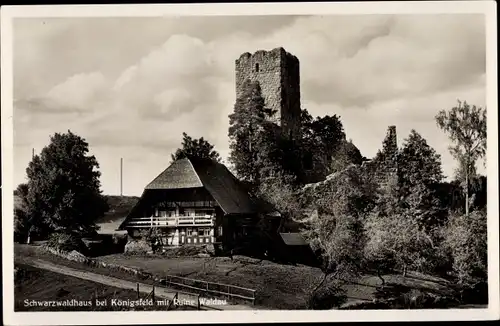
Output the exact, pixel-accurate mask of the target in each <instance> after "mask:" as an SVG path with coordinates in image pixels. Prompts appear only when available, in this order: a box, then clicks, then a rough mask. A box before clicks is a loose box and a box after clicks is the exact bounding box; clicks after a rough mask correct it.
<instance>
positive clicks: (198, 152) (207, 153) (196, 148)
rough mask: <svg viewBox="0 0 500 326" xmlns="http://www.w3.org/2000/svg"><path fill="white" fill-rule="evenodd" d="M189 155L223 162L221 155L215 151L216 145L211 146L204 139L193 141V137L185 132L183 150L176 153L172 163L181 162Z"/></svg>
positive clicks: (173, 155)
mask: <svg viewBox="0 0 500 326" xmlns="http://www.w3.org/2000/svg"><path fill="white" fill-rule="evenodd" d="M187 155H189V156H194V157H198V158H203V159H211V160H214V161H217V162H220V161H221V158H220V155H219V153H218V152H217V151H216V150H214V145H212V144H210V143H209V142H208V141H207V140H205V139H204V138H203V137H201V138H199V139H193V138H192V137H191V136H188V134H186V133H185V132H183V133H182V148H178V149H177V150H176V151H175V153H174V154H172V155H171V156H172V161H176V160H179V159H181V158H184V157H186V156H187Z"/></svg>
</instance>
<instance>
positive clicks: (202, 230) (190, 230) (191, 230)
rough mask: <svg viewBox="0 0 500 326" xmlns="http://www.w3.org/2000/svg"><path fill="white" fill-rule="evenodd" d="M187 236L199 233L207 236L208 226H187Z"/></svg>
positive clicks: (208, 233)
mask: <svg viewBox="0 0 500 326" xmlns="http://www.w3.org/2000/svg"><path fill="white" fill-rule="evenodd" d="M186 235H187V236H193V235H200V236H209V235H210V228H188V229H187V230H186Z"/></svg>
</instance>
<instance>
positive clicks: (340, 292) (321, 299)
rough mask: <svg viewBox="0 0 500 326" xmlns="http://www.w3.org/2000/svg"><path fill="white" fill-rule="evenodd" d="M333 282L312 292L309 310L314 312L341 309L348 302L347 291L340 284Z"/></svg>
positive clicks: (308, 303)
mask: <svg viewBox="0 0 500 326" xmlns="http://www.w3.org/2000/svg"><path fill="white" fill-rule="evenodd" d="M336 283H337V282H332V283H330V284H328V285H327V286H324V287H320V288H318V289H317V290H316V291H314V292H312V293H311V294H310V296H309V298H308V300H307V308H308V309H314V310H327V309H333V308H338V307H340V306H341V305H342V304H343V303H345V302H346V301H347V295H346V291H345V290H344V289H342V288H341V286H340V284H336Z"/></svg>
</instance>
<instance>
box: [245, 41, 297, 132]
mask: <svg viewBox="0 0 500 326" xmlns="http://www.w3.org/2000/svg"><path fill="white" fill-rule="evenodd" d="M247 79H249V80H251V81H257V82H259V84H260V87H261V91H262V97H263V98H264V101H265V105H266V107H267V108H269V109H272V110H275V111H276V113H275V116H274V117H273V121H274V122H276V123H278V124H280V125H281V126H282V130H283V132H284V133H286V134H290V132H291V133H293V134H295V135H296V134H298V131H299V130H300V73H299V60H298V59H297V58H296V57H295V56H293V55H291V54H289V53H287V52H286V51H285V50H284V49H283V48H276V49H273V50H271V51H263V50H260V51H257V52H255V53H254V54H250V53H248V52H247V53H243V54H242V55H241V56H240V58H239V59H237V60H236V96H240V95H241V93H242V92H243V89H242V87H243V84H244V82H245V81H246V80H247Z"/></svg>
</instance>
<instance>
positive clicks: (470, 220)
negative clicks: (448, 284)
mask: <svg viewBox="0 0 500 326" xmlns="http://www.w3.org/2000/svg"><path fill="white" fill-rule="evenodd" d="M486 229H487V218H486V213H485V212H479V211H476V212H472V213H471V214H469V216H465V215H451V216H450V219H449V221H448V225H447V226H446V229H445V234H444V241H443V245H444V247H445V249H447V250H448V251H449V252H450V254H451V256H452V258H453V272H454V273H455V276H456V277H457V279H458V283H459V284H461V285H463V286H466V287H474V286H475V285H476V284H479V283H483V282H487V281H488V280H487V278H488V274H487V273H488V266H487V260H488V254H487V230H486Z"/></svg>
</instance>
